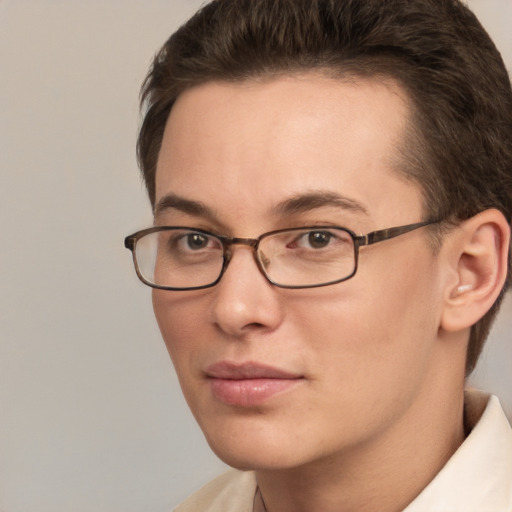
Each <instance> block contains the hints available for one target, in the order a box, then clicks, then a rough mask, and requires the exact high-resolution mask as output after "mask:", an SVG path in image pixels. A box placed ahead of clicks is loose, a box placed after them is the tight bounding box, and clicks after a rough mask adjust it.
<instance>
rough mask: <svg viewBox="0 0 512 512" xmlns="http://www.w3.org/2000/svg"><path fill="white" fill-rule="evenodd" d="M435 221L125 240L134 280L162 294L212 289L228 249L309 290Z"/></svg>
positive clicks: (151, 233) (177, 233)
mask: <svg viewBox="0 0 512 512" xmlns="http://www.w3.org/2000/svg"><path fill="white" fill-rule="evenodd" d="M438 222H439V221H425V222H418V223H416V224H408V225H406V226H398V227H394V228H388V229H381V230H378V231H372V232H371V233H368V234H366V235H356V234H355V233H354V232H353V231H351V230H350V229H347V228H343V227H339V226H309V227H301V228H290V229H278V230H275V231H269V232H268V233H263V234H262V235H261V236H259V237H258V238H230V237H227V236H223V235H218V234H215V233H210V232H209V231H204V230H202V229H194V228H190V227H181V226H157V227H152V228H148V229H143V230H142V231H137V232H136V233H134V234H133V235H130V236H127V237H126V238H125V241H124V245H125V247H126V248H127V249H129V250H130V251H131V252H132V254H133V263H134V265H135V271H136V272H137V275H138V277H139V279H140V280H141V281H142V282H143V283H145V284H147V285H148V286H151V287H152V288H158V289H162V290H199V289H202V288H209V287H211V286H215V285H216V284H217V283H218V282H219V281H220V280H221V278H222V275H223V274H224V272H225V271H226V269H227V267H228V265H229V262H230V261H231V258H232V256H233V246H234V245H246V246H248V247H250V248H251V249H252V250H253V254H254V259H255V261H256V264H257V266H258V268H259V270H260V271H261V273H262V274H263V275H264V276H265V277H266V279H267V280H268V281H269V282H270V283H272V284H273V285H275V286H279V287H281V288H315V287H318V286H328V285H331V284H336V283H341V282H342V281H346V280H347V279H350V278H351V277H353V276H354V275H355V273H356V271H357V263H358V258H359V248H360V247H363V246H365V245H372V244H376V243H378V242H383V241H384V240H389V239H390V238H394V237H397V236H400V235H403V234H405V233H409V232H410V231H413V230H415V229H418V228H421V227H423V226H428V225H430V224H436V223H438Z"/></svg>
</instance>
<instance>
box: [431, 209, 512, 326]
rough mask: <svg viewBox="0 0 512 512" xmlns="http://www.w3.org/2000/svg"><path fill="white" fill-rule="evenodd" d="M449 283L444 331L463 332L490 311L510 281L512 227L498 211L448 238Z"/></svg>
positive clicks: (484, 214)
mask: <svg viewBox="0 0 512 512" xmlns="http://www.w3.org/2000/svg"><path fill="white" fill-rule="evenodd" d="M446 242H447V247H445V249H446V250H447V251H448V258H447V262H449V265H450V267H451V268H450V269H449V270H450V279H447V283H448V281H449V284H447V285H446V290H445V291H446V295H445V305H444V309H443V314H442V318H441V328H443V329H445V330H446V331H460V330H463V329H467V328H469V327H471V326H472V325H474V324H475V323H476V322H478V320H480V319H481V318H482V317H483V316H484V315H485V314H486V313H487V311H489V309H490V308H491V306H492V305H493V304H494V302H495V301H496V299H497V298H498V295H499V294H500V292H501V290H502V288H503V285H504V283H505V280H506V277H507V261H508V255H509V250H510V249H509V246H510V225H509V224H508V222H507V220H506V218H505V216H504V215H503V214H502V213H501V212H499V211H498V210H494V209H493V210H485V211H483V212H481V213H479V214H478V215H475V216H474V217H471V218H470V219H468V220H466V221H464V222H463V223H462V224H460V225H459V226H458V227H457V228H456V229H455V230H454V231H453V232H451V233H450V234H448V240H446Z"/></svg>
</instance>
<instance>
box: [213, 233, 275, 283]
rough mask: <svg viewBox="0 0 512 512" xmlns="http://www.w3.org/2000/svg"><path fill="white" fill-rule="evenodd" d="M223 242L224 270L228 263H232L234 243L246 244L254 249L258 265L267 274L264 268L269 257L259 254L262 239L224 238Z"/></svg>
mask: <svg viewBox="0 0 512 512" xmlns="http://www.w3.org/2000/svg"><path fill="white" fill-rule="evenodd" d="M221 240H222V244H223V246H224V270H226V268H227V265H228V264H229V263H230V261H231V259H232V258H233V246H234V245H245V246H246V247H248V248H250V249H252V253H253V256H254V259H255V261H256V265H257V266H258V268H259V270H260V271H261V272H263V275H265V272H264V269H265V268H266V267H267V266H268V261H267V258H266V256H265V255H264V254H259V251H258V246H259V244H260V240H259V239H257V238H238V237H235V238H222V239H221Z"/></svg>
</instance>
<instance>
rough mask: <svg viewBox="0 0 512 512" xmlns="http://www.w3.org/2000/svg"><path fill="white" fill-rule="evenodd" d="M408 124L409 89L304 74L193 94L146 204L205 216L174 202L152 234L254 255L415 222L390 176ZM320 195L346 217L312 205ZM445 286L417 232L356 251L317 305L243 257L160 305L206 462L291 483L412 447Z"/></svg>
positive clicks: (425, 403) (177, 119) (317, 294)
mask: <svg viewBox="0 0 512 512" xmlns="http://www.w3.org/2000/svg"><path fill="white" fill-rule="evenodd" d="M407 118H408V107H407V102H406V98H405V94H404V93H403V92H402V91H401V89H400V88H399V87H397V86H394V85H384V84H382V83H377V82H370V81H359V82H357V83H353V82H352V83H349V82H341V81H334V80H331V79H329V78H325V77H323V76H320V75H313V74H305V75H301V76H295V77H280V78H275V79H272V80H269V81H261V82H256V81H255V82H244V83H236V84H227V83H207V84H205V85H203V86H200V87H196V88H193V89H191V90H189V91H187V92H185V93H184V94H182V95H181V96H180V97H179V99H178V101H177V103H176V104H175V106H174V107H173V110H172V112H171V115H170V117H169V120H168V123H167V126H166V130H165V135H164V138H163V143H162V149H161V153H160V156H159V161H158V167H157V174H156V200H157V204H158V203H159V202H161V203H162V200H163V199H164V198H166V197H167V196H169V195H170V194H172V195H173V197H178V198H181V199H185V200H187V201H193V202H196V203H200V204H201V205H202V208H201V209H198V208H196V209H193V208H188V207H184V206H183V205H184V204H185V203H183V202H176V201H175V200H174V202H173V201H167V207H166V208H160V209H158V208H157V214H156V217H155V223H156V224H157V225H175V226H191V227H194V228H202V229H206V230H208V231H211V232H214V233H218V234H222V235H227V236H232V237H250V238H257V237H258V236H259V235H260V234H262V233H264V232H268V231H271V230H275V229H280V228H290V227H300V226H311V225H313V226H314V225H338V226H344V227H347V228H349V229H351V230H353V231H354V232H356V233H363V234H364V233H367V232H369V231H373V230H377V229H383V228H388V227H393V226H400V225H404V224H410V223H415V222H419V221H421V220H423V219H422V198H421V193H420V191H419V189H418V187H417V186H416V185H415V184H414V183H412V182H410V181H406V180H405V179H404V178H402V177H401V176H400V174H399V173H398V172H397V171H396V170H395V169H394V168H393V166H394V165H395V163H396V160H397V158H396V156H397V154H398V149H397V148H398V146H399V144H400V142H401V140H402V137H403V133H404V131H405V130H406V129H407V124H408V121H407ZM328 195H330V196H334V195H338V196H339V200H337V201H331V202H327V203H326V204H322V201H312V200H311V198H312V197H313V196H314V197H317V196H318V197H320V198H321V197H324V198H325V197H327V196H328ZM300 197H304V201H302V202H301V204H302V206H300V207H298V208H295V209H289V208H288V209H287V208H283V205H286V204H287V203H286V202H287V201H289V200H291V199H297V198H300ZM318 197H317V199H318ZM164 202H165V201H164ZM171 203H172V204H174V205H175V206H172V205H171ZM187 204H189V203H187ZM288 204H289V203H288ZM440 282H441V278H440V272H439V265H438V260H437V258H436V256H435V255H434V253H433V252H432V250H431V248H430V246H429V243H428V239H427V233H426V230H425V229H424V228H422V229H419V230H416V231H413V232H410V233H408V234H405V235H403V236H400V237H398V238H394V239H392V240H388V241H385V242H382V243H378V244H375V245H371V246H367V247H363V248H361V250H360V256H359V268H358V271H357V273H356V275H355V276H354V277H353V278H351V279H350V280H347V281H345V282H342V283H338V284H335V285H331V286H326V287H320V288H310V289H284V288H278V287H276V286H273V285H272V284H270V283H269V282H268V281H267V280H266V279H265V277H264V276H263V275H262V273H261V272H260V270H259V269H258V267H257V265H256V263H255V261H254V258H253V254H252V249H251V248H250V247H248V246H244V245H238V246H235V247H234V255H233V258H232V260H231V262H230V264H229V266H228V268H227V271H226V272H225V274H224V275H223V277H222V279H221V281H220V282H219V283H218V284H217V285H215V286H214V287H211V288H208V289H203V290H193V291H165V290H154V292H153V303H154V310H155V314H156V317H157V320H158V323H159V326H160V329H161V332H162V335H163V338H164V340H165V342H166V344H167V348H168V350H169V353H170V356H171V358H172V361H173V363H174V366H175V368H176V372H177V374H178V377H179V380H180V383H181V386H182V389H183V392H184V395H185V397H186V399H187V401H188V404H189V406H190V408H191V410H192V412H193V414H194V416H195V418H196V419H197V421H198V423H199V425H200V426H201V428H202V430H203V431H204V433H205V435H206V438H207V440H208V442H209V443H210V445H211V447H212V448H213V450H214V451H215V452H216V453H217V454H218V455H219V456H220V457H221V458H222V459H223V460H225V461H226V462H227V463H228V464H231V465H233V466H235V467H240V468H267V469H269V468H290V467H296V466H300V465H303V464H307V463H309V462H313V461H318V460H320V459H322V458H324V457H327V456H332V455H336V454H349V453H352V454H354V453H357V452H358V451H361V450H364V449H366V448H367V447H369V446H372V445H377V444H379V443H381V444H382V443H384V442H386V439H388V440H389V439H390V438H391V437H392V436H393V435H394V434H397V433H400V435H401V436H402V437H403V436H407V435H409V436H411V435H414V432H411V425H415V424H416V426H417V427H419V423H420V422H419V420H418V418H419V417H420V416H424V415H425V414H424V413H425V408H428V407H435V404H431V401H432V400H430V399H431V397H432V396H433V393H434V391H433V390H436V378H435V377H436V372H437V369H438V359H439V357H438V356H439V354H438V349H437V345H438V343H437V334H438V328H439V319H440V316H441V305H440V303H441V301H440V293H441V291H440V290H441V284H440ZM249 377H251V378H249ZM437 391H438V389H437ZM429 400H430V401H429ZM404 425H408V428H405V427H404ZM403 442H407V439H405V438H403Z"/></svg>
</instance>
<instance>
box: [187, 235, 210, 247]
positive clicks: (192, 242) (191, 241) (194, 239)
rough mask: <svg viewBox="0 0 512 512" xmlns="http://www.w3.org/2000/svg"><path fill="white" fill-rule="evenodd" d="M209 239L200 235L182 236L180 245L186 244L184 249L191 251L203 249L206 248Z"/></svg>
mask: <svg viewBox="0 0 512 512" xmlns="http://www.w3.org/2000/svg"><path fill="white" fill-rule="evenodd" d="M209 241H210V237H209V236H207V235H203V234H201V233H190V234H188V235H184V236H183V238H182V243H185V244H186V247H187V248H189V249H192V250H198V249H205V248H206V247H208V242H209Z"/></svg>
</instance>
